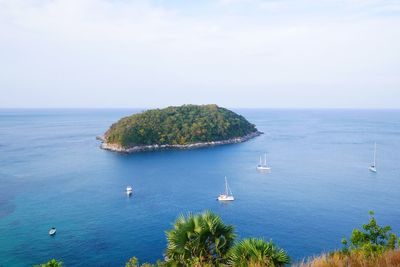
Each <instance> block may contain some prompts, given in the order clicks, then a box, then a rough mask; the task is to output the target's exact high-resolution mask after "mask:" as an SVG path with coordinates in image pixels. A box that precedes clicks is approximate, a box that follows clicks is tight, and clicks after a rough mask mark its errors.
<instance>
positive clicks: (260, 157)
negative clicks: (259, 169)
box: [260, 156, 262, 166]
mask: <svg viewBox="0 0 400 267" xmlns="http://www.w3.org/2000/svg"><path fill="white" fill-rule="evenodd" d="M261 165H262V159H261V156H260V166H261Z"/></svg>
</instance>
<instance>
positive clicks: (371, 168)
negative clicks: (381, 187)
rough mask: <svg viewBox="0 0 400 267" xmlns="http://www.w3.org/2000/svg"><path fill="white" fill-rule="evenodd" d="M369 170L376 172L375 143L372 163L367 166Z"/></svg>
mask: <svg viewBox="0 0 400 267" xmlns="http://www.w3.org/2000/svg"><path fill="white" fill-rule="evenodd" d="M369 170H370V171H371V172H376V143H375V146H374V163H372V164H371V166H369Z"/></svg>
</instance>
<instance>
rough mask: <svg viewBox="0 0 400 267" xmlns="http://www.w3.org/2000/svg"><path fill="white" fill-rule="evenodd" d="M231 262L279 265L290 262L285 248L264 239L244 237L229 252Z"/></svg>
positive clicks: (236, 264) (235, 263)
mask: <svg viewBox="0 0 400 267" xmlns="http://www.w3.org/2000/svg"><path fill="white" fill-rule="evenodd" d="M228 262H229V264H230V265H232V266H238V267H241V266H254V267H279V266H284V265H285V264H288V263H290V258H289V256H288V255H287V254H286V252H285V251H284V250H283V249H280V248H278V247H277V246H276V245H275V244H274V243H272V242H266V241H264V240H263V239H256V238H250V239H244V240H242V241H240V242H239V243H237V244H236V245H235V246H233V247H232V249H231V250H230V252H229V261H228Z"/></svg>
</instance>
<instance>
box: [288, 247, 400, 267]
mask: <svg viewBox="0 0 400 267" xmlns="http://www.w3.org/2000/svg"><path fill="white" fill-rule="evenodd" d="M293 266H296V267H399V266H400V250H387V251H385V252H383V253H379V254H372V255H369V256H368V255H366V254H365V253H363V252H361V251H352V252H349V253H346V254H344V253H342V252H334V253H331V254H323V255H321V256H318V257H315V258H312V259H309V260H308V261H307V262H302V263H300V264H298V265H293Z"/></svg>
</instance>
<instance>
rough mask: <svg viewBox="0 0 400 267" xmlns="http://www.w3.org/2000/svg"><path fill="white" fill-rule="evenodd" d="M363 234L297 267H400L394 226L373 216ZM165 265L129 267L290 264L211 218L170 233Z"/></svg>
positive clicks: (192, 218)
mask: <svg viewBox="0 0 400 267" xmlns="http://www.w3.org/2000/svg"><path fill="white" fill-rule="evenodd" d="M370 216H371V218H370V221H369V222H368V223H367V224H363V225H362V229H355V230H353V232H352V234H351V236H350V239H349V240H350V242H349V241H347V239H343V240H342V243H343V245H344V248H343V249H342V250H341V251H335V252H332V253H328V254H323V255H321V256H318V257H314V258H310V259H308V260H307V261H303V262H301V263H299V264H294V265H293V266H297V267H378V266H379V267H398V266H400V250H399V246H400V240H399V238H398V237H397V236H396V235H395V234H394V233H391V227H390V226H383V227H382V226H380V225H379V224H378V223H377V221H376V219H375V217H374V213H373V212H370ZM166 235H167V241H168V244H167V249H166V252H165V256H166V257H165V261H158V262H157V263H156V264H155V265H154V264H149V263H144V264H142V265H140V264H139V261H138V259H137V258H135V257H133V258H131V259H129V261H128V262H127V263H126V265H125V267H139V266H140V267H156V266H157V267H169V266H173V267H175V266H176V267H178V266H193V267H213V266H220V267H222V266H224V267H229V266H233V267H235V266H237V267H245V266H250V267H280V266H285V265H286V264H289V263H290V258H289V256H288V255H287V253H286V252H285V251H284V250H283V249H280V248H278V247H277V246H276V245H275V244H273V243H272V242H266V241H264V240H262V239H255V238H250V239H244V240H241V241H239V242H237V243H234V241H235V233H234V228H233V226H231V225H226V224H224V223H223V221H222V219H221V218H220V217H219V216H218V215H216V214H214V213H211V212H204V213H201V214H195V215H193V214H189V215H187V216H180V217H179V218H178V219H177V220H176V222H175V224H174V226H173V228H172V229H171V230H169V231H167V232H166ZM62 266H63V264H62V262H58V261H56V260H51V261H49V262H48V263H46V264H42V265H36V266H34V267H62Z"/></svg>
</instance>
